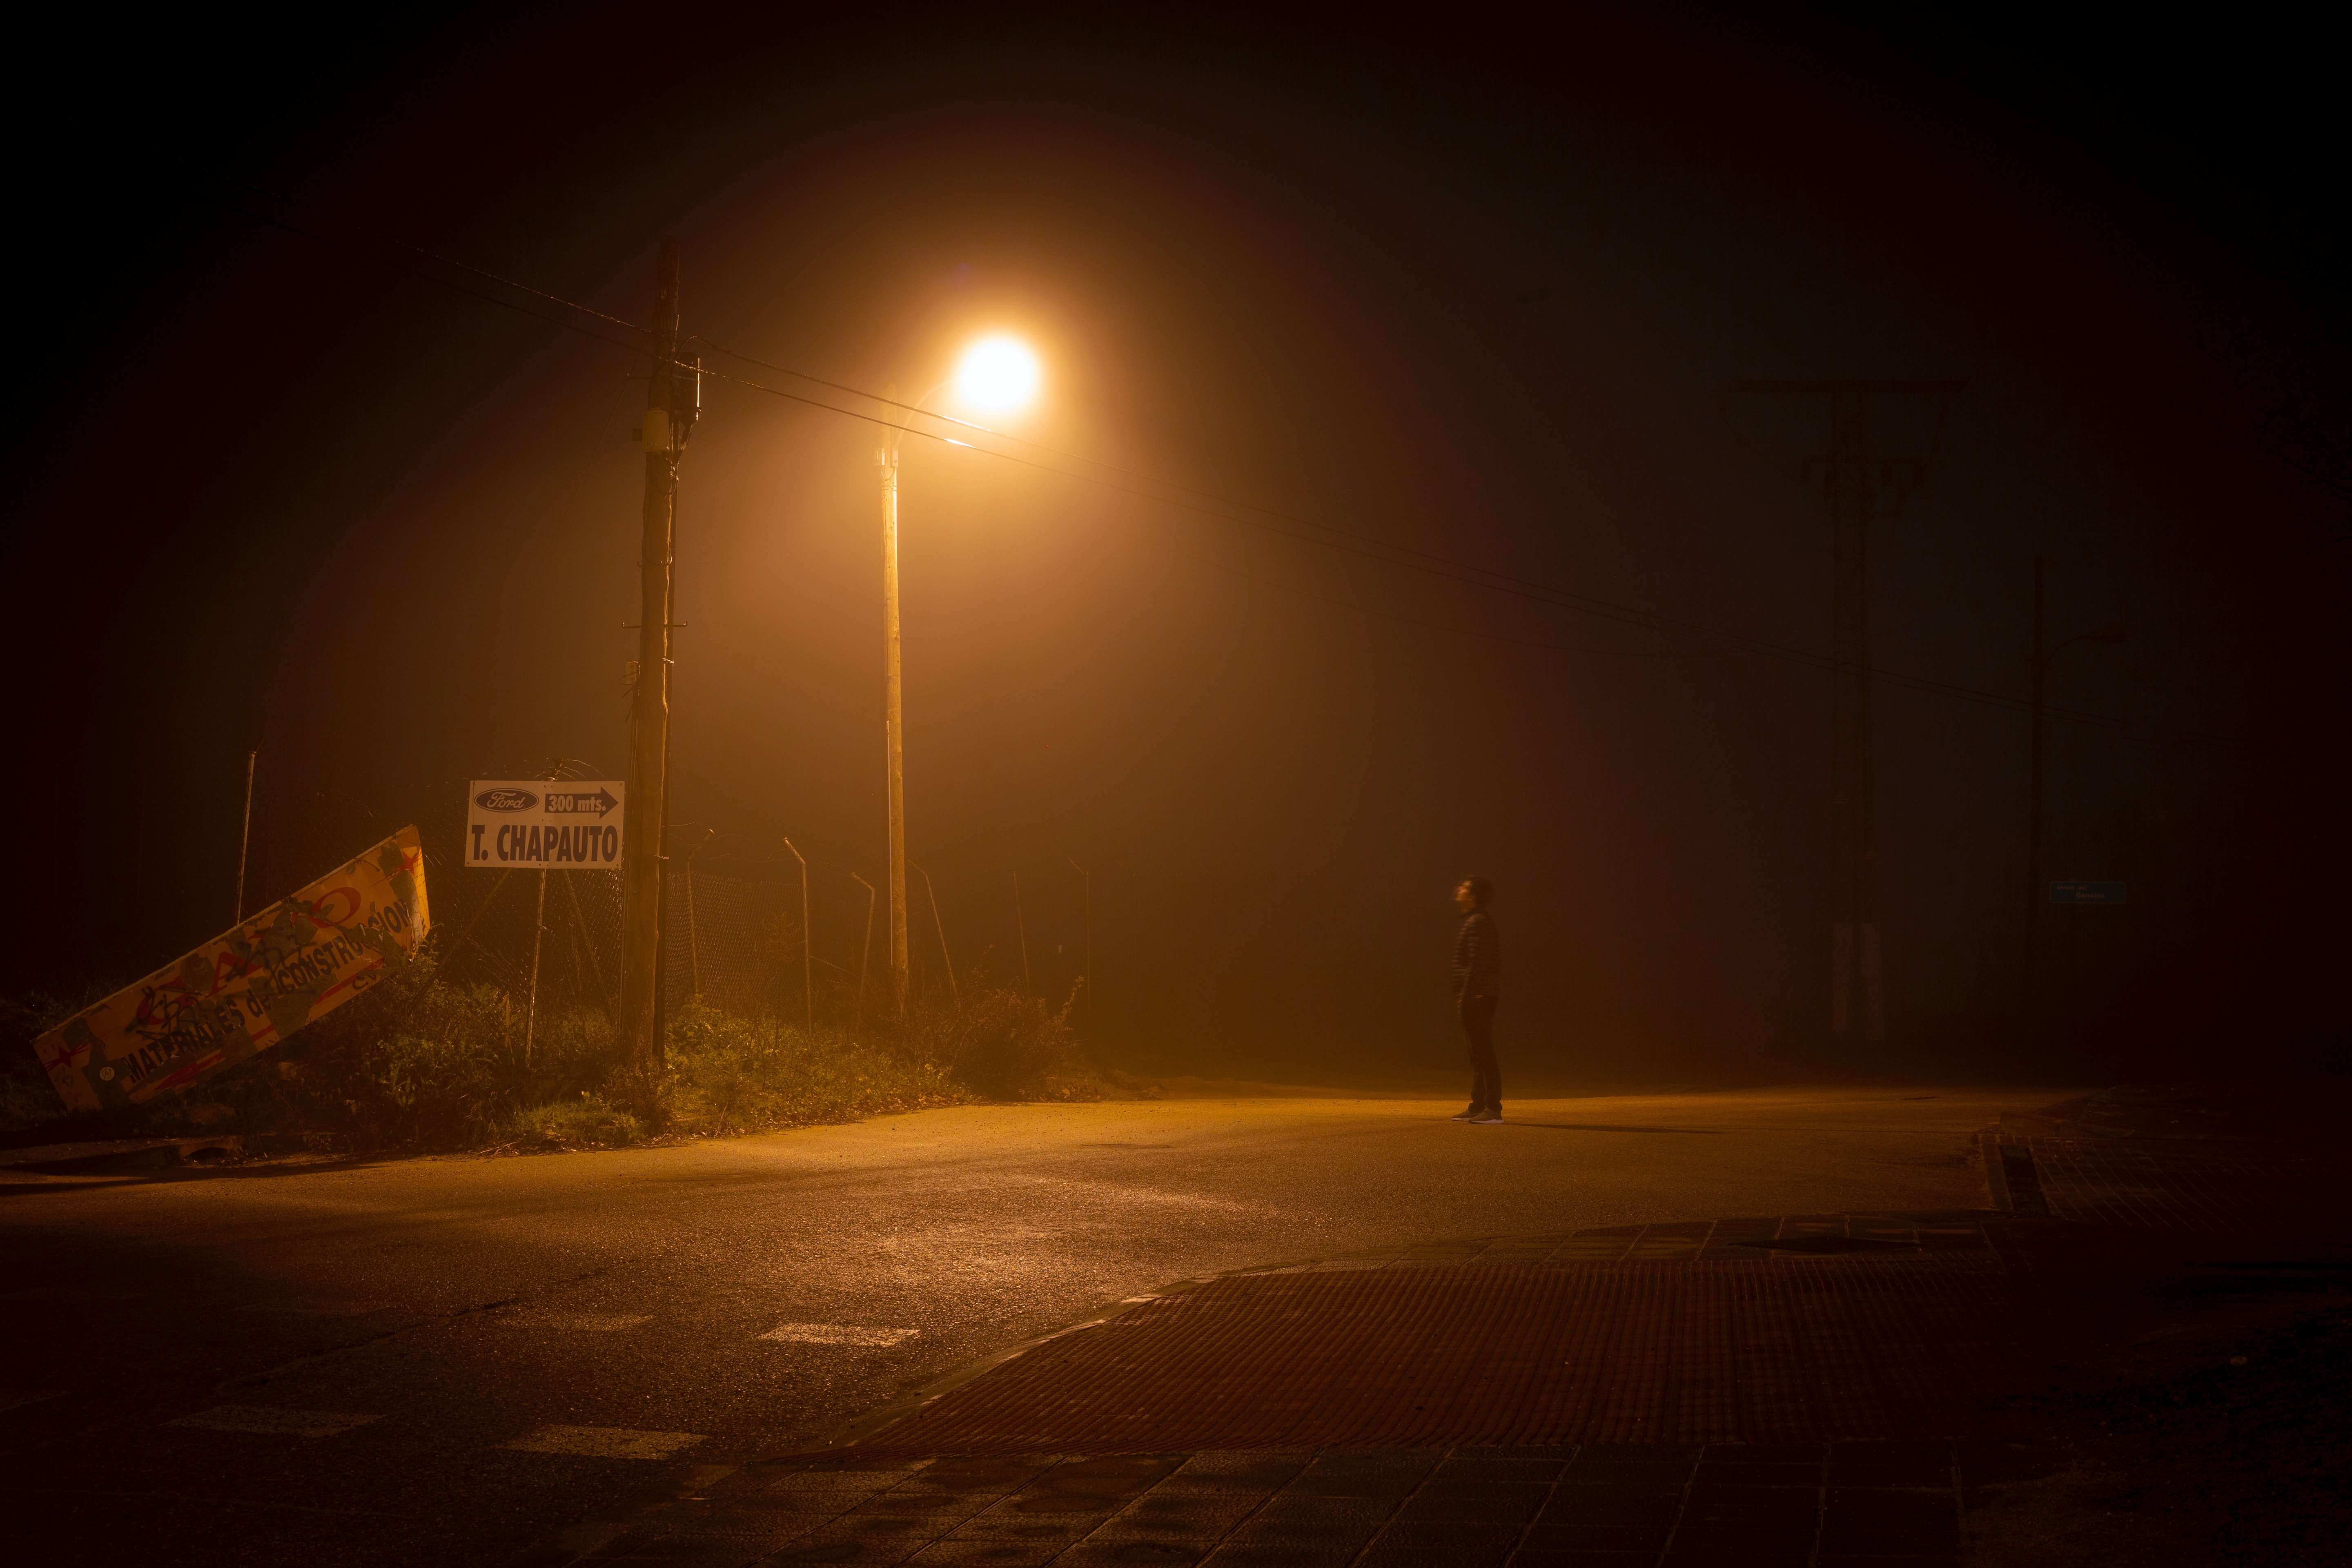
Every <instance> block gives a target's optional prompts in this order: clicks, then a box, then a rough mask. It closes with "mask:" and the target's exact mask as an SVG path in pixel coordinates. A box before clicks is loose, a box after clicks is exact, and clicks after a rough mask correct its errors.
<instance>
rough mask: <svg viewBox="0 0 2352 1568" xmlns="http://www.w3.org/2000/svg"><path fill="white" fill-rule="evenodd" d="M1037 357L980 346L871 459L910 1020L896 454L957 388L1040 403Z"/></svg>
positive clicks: (898, 920)
mask: <svg viewBox="0 0 2352 1568" xmlns="http://www.w3.org/2000/svg"><path fill="white" fill-rule="evenodd" d="M1037 383H1038V370H1037V359H1036V356H1035V355H1034V354H1033V353H1030V352H1029V351H1028V349H1027V348H1025V347H1024V346H1023V345H1022V343H1021V342H1020V341H1019V340H1018V339H1015V338H1009V337H1003V336H996V337H987V338H982V339H981V340H980V341H979V342H976V343H974V344H972V345H971V347H970V348H969V349H966V350H965V351H964V355H963V358H962V359H961V361H959V362H958V363H957V365H956V370H955V374H953V375H951V376H950V377H949V378H948V379H947V380H945V381H943V382H941V383H940V384H938V385H937V386H934V387H933V388H931V389H930V391H929V392H926V393H925V394H923V395H922V396H920V397H919V398H917V399H915V401H914V403H913V404H912V405H910V406H908V408H907V409H906V411H905V412H904V413H903V414H902V415H901V416H899V420H898V424H897V425H896V426H887V427H886V428H885V430H884V433H883V437H882V446H881V447H880V448H879V449H878V450H877V451H876V452H875V454H874V461H875V463H876V464H877V466H878V467H879V468H881V470H882V670H883V678H882V690H883V707H884V713H883V721H882V758H883V770H884V772H885V773H887V775H888V784H889V792H890V1006H891V1013H890V1016H892V1017H893V1018H894V1019H899V1020H903V1019H904V1018H905V1017H906V1016H907V967H908V965H907V956H908V943H907V780H906V769H905V762H904V745H905V730H904V723H903V720H902V717H901V713H900V710H899V700H898V699H899V680H898V447H899V444H900V443H901V442H902V441H903V440H904V439H905V437H906V434H907V426H908V421H909V420H911V419H913V418H914V416H916V415H917V414H919V413H921V412H922V411H923V409H924V405H926V404H928V403H929V402H930V400H931V399H932V398H934V397H937V396H938V395H940V393H942V392H945V391H947V390H948V389H949V388H950V387H953V388H954V389H955V391H956V395H957V396H958V397H959V398H960V399H961V401H963V402H964V403H965V404H967V405H970V406H971V407H972V408H974V409H975V410H978V411H981V412H985V413H990V414H1010V413H1012V412H1013V410H1015V409H1017V408H1019V407H1021V406H1022V405H1024V404H1025V403H1027V402H1028V401H1029V400H1030V399H1031V398H1032V397H1034V396H1035V395H1037Z"/></svg>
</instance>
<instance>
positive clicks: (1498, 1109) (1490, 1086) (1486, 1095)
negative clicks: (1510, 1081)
mask: <svg viewBox="0 0 2352 1568" xmlns="http://www.w3.org/2000/svg"><path fill="white" fill-rule="evenodd" d="M1461 1007H1462V1038H1463V1039H1464V1040H1465V1041H1466V1042H1468V1044H1469V1047H1470V1103H1471V1104H1472V1105H1475V1106H1476V1107H1477V1108H1478V1109H1479V1110H1491V1111H1493V1112H1494V1113H1495V1114H1496V1115H1497V1116H1500V1115H1501V1114H1502V1113H1503V1069H1502V1068H1500V1067H1499V1066H1497V1065H1496V1061H1495V998H1493V997H1492V996H1465V997H1464V998H1462V1003H1461Z"/></svg>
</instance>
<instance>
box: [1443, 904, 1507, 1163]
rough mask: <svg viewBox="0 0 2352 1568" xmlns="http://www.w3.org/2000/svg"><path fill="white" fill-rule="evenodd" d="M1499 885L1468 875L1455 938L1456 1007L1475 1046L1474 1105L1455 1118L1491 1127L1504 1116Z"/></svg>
mask: <svg viewBox="0 0 2352 1568" xmlns="http://www.w3.org/2000/svg"><path fill="white" fill-rule="evenodd" d="M1494 900H1495V884H1493V883H1492V882H1489V881H1488V880H1486V878H1484V877H1465V878H1463V879H1462V881H1461V883H1460V884H1459V885H1458V886H1457V887H1455V888H1454V908H1456V909H1458V910H1461V911H1462V930H1461V931H1459V932H1458V933H1456V935H1455V936H1454V1007H1455V1009H1456V1010H1457V1011H1459V1012H1460V1013H1461V1015H1462V1038H1463V1039H1464V1041H1465V1042H1466V1043H1467V1044H1468V1045H1469V1047H1470V1109H1469V1110H1465V1111H1464V1112H1462V1114H1461V1115H1459V1116H1456V1117H1455V1118H1454V1121H1475V1122H1477V1123H1479V1124H1480V1125H1482V1126H1491V1125H1492V1124H1494V1123H1496V1122H1498V1121H1502V1120H1503V1074H1502V1069H1501V1068H1499V1067H1498V1066H1496V1061H1495V1003H1496V999H1497V998H1498V997H1500V996H1501V994H1502V990H1503V950H1502V947H1501V944H1500V943H1499V942H1497V940H1496V936H1495V917H1494V916H1493V915H1491V914H1488V913H1487V912H1486V906H1487V905H1489V904H1491V903H1493V902H1494Z"/></svg>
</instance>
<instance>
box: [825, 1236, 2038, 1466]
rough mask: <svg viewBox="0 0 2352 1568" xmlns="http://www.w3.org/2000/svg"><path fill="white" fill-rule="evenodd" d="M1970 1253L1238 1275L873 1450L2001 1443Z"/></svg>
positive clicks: (2007, 1380)
mask: <svg viewBox="0 0 2352 1568" xmlns="http://www.w3.org/2000/svg"><path fill="white" fill-rule="evenodd" d="M2040 1345H2041V1341H2040V1340H2039V1339H2038V1338H2037V1336H2036V1334H2035V1331H2034V1329H2033V1327H2032V1321H2031V1320H2030V1319H2029V1318H2028V1317H2027V1315H2026V1312H2025V1310H2024V1309H2023V1307H2022V1305H2021V1302H2020V1301H2019V1300H2018V1299H2017V1297H2016V1295H2015V1294H2014V1292H2013V1290H2012V1288H2011V1282H2010V1279H2009V1277H2008V1276H2007V1275H2006V1274H2005V1273H2004V1272H2003V1270H2002V1268H2001V1267H2000V1262H1999V1260H1998V1259H1997V1258H1993V1257H1991V1256H1990V1255H1987V1254H1983V1253H1952V1254H1945V1255H1936V1254H1913V1255H1905V1256H1889V1257H1867V1258H1854V1257H1846V1258H1803V1257H1798V1258H1790V1257H1781V1258H1774V1259H1771V1260H1769V1261H1768V1260H1761V1259H1759V1260H1738V1261H1733V1260H1710V1259H1704V1258H1702V1259H1693V1260H1688V1261H1659V1262H1619V1263H1589V1264H1552V1265H1526V1264H1508V1263H1505V1264H1486V1265H1475V1266H1457V1267H1450V1268H1449V1267H1442V1266H1441V1267H1423V1268H1355V1269H1336V1270H1327V1269H1307V1270H1304V1271H1292V1272H1281V1273H1264V1274H1250V1275H1239V1276H1234V1277H1231V1278H1227V1279H1219V1280H1216V1281H1213V1282H1212V1283H1210V1284H1207V1285H1205V1286H1203V1287H1202V1288H1201V1289H1196V1290H1192V1291H1190V1292H1188V1293H1185V1294H1182V1295H1178V1296H1171V1297H1167V1298H1163V1299H1160V1300H1153V1301H1150V1302H1146V1303H1144V1304H1142V1305H1140V1306H1138V1307H1136V1308H1134V1309H1133V1310H1129V1311H1128V1312H1126V1313H1124V1314H1123V1315H1121V1316H1119V1317H1118V1318H1116V1319H1113V1320H1112V1321H1109V1322H1108V1323H1104V1324H1101V1325H1099V1326H1097V1327H1094V1328H1090V1329H1086V1330H1081V1331H1076V1332H1074V1333H1070V1334H1066V1335H1064V1336H1062V1337H1060V1338H1058V1339H1055V1340H1051V1341H1048V1342H1045V1343H1044V1344H1041V1345H1038V1346H1036V1347H1034V1348H1033V1349H1031V1350H1029V1351H1028V1352H1024V1354H1022V1355H1020V1356H1017V1357H1015V1358H1013V1360H1011V1361H1008V1362H1006V1363H1003V1365H1001V1366H999V1367H997V1368H996V1369H994V1370H993V1371H992V1372H990V1373H986V1374H985V1375H983V1376H982V1377H979V1378H977V1379H975V1380H973V1381H972V1382H971V1383H969V1384H964V1385H963V1386H962V1387H961V1388H958V1389H955V1390H952V1391H951V1392H950V1393H948V1394H944V1395H942V1396H941V1397H940V1398H939V1399H937V1400H934V1401H933V1402H931V1403H930V1404H929V1405H927V1406H925V1407H924V1408H923V1409H922V1410H921V1411H920V1412H919V1413H918V1414H916V1415H911V1416H909V1417H908V1418H906V1419H904V1420H902V1421H899V1422H897V1423H895V1424H893V1425H892V1426H887V1427H886V1428H884V1429H883V1430H881V1431H880V1432H877V1433H876V1434H875V1435H874V1436H871V1437H869V1438H868V1439H866V1441H865V1442H864V1443H863V1444H861V1445H859V1447H862V1448H864V1449H866V1450H870V1451H885V1450H887V1451H903V1452H917V1453H927V1454H942V1453H961V1454H1013V1453H1092V1454H1122V1453H1151V1452H1160V1451H1167V1450H1174V1449H1186V1448H1211V1447H1214V1448H1258V1447H1265V1448H1310V1447H1378V1448H1424V1447H1454V1446H1460V1445H1487V1446H1526V1445H1558V1444H1583V1443H1645V1444H1646V1443H1740V1442H1746V1443H1778V1444H1786V1443H1819V1442H1855V1441H1873V1440H1894V1439H1900V1438H1912V1437H1946V1436H1967V1435H1971V1434H1987V1435H1990V1434H1993V1433H1996V1432H1999V1431H2000V1430H2003V1429H2005V1417H2004V1416H2003V1415H2001V1414H2000V1412H1998V1411H1997V1410H1994V1409H1990V1408H1989V1405H1990V1404H1992V1403H1994V1402H1998V1401H2000V1399H2002V1398H2003V1397H2004V1396H2007V1395H2010V1394H2017V1393H2020V1392H2022V1391H2024V1390H2026V1389H2028V1388H2031V1387H2033V1386H2036V1385H2037V1384H2039V1382H2040V1381H2041V1376H2042V1371H2043V1366H2044V1363H2043V1357H2042V1351H2041V1349H2040Z"/></svg>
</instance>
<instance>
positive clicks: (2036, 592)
mask: <svg viewBox="0 0 2352 1568" xmlns="http://www.w3.org/2000/svg"><path fill="white" fill-rule="evenodd" d="M2029 657H2030V658H2032V670H2033V739H2032V751H2031V756H2030V760H2029V762H2028V763H2027V769H2028V772H2027V779H2026V785H2025V790H2026V806H2025V984H2024V988H2023V989H2024V1004H2025V1027H2026V1030H2027V1032H2028V1034H2029V1036H2030V1035H2031V1034H2032V1030H2033V1026H2034V1023H2035V1021H2036V1019H2037V1018H2038V1017H2039V1016H2040V1015H2039V1013H2038V1012H2037V1011H2036V1009H2035V1005H2034V1004H2035V1000H2036V998H2037V997H2038V995H2039V994H2040V990H2041V976H2040V975H2038V974H2037V973H2034V972H2035V971H2036V970H2037V969H2038V968H2040V966H2041V962H2040V961H2041V956H2042V954H2041V951H2040V950H2041V946H2042V681H2043V680H2044V679H2046V678H2047V677H2048V676H2049V674H2050V660H2049V658H2048V656H2046V655H2045V654H2044V653H2043V652H2042V557H2040V556H2039V555H2037V556H2035V557H2034V558H2033V652H2032V655H2030V656H2029Z"/></svg>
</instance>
